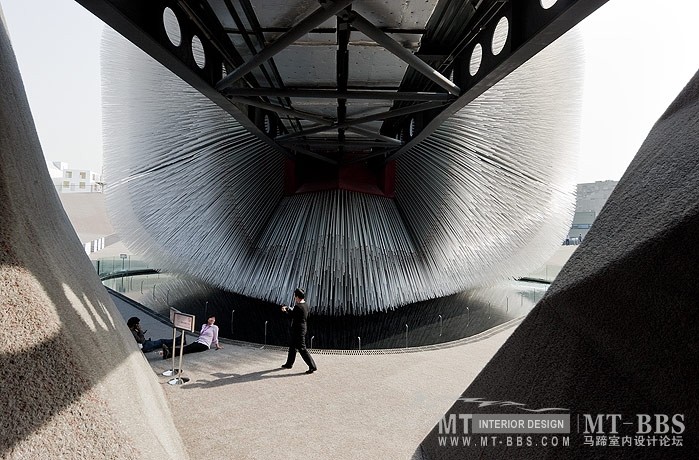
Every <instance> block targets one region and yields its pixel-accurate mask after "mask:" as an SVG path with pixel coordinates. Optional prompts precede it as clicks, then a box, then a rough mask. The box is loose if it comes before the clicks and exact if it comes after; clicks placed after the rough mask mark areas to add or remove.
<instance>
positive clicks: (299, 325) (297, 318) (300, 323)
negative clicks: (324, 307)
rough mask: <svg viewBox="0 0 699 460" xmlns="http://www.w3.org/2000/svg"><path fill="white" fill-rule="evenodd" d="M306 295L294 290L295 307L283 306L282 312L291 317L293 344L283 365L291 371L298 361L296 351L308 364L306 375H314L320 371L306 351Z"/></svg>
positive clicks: (290, 344)
mask: <svg viewBox="0 0 699 460" xmlns="http://www.w3.org/2000/svg"><path fill="white" fill-rule="evenodd" d="M305 298H306V293H305V292H304V290H303V289H296V290H294V303H295V305H294V306H293V307H287V306H286V305H282V311H283V312H285V313H287V314H290V315H291V342H290V343H289V356H288V357H287V358H286V363H284V364H283V365H282V367H283V368H284V369H291V367H292V366H293V365H294V361H296V350H298V351H299V354H301V358H303V360H304V361H305V363H306V364H308V370H307V371H306V374H312V373H314V372H315V371H317V370H318V368H317V367H316V363H315V362H314V361H313V357H312V356H311V354H310V353H309V352H308V350H306V320H307V318H308V306H307V305H306V300H305Z"/></svg>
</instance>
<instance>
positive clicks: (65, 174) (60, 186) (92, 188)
mask: <svg viewBox="0 0 699 460" xmlns="http://www.w3.org/2000/svg"><path fill="white" fill-rule="evenodd" d="M47 166H48V169H49V174H50V175H51V180H52V181H53V184H54V185H55V186H56V190H58V192H59V193H86V192H102V190H103V188H104V183H103V182H102V175H101V174H99V173H96V172H94V171H90V170H89V169H71V168H69V166H68V163H64V162H61V161H54V162H51V163H48V164H47Z"/></svg>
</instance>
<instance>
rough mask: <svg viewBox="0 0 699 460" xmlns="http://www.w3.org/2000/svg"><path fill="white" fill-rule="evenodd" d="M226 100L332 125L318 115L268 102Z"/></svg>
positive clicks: (234, 97)
mask: <svg viewBox="0 0 699 460" xmlns="http://www.w3.org/2000/svg"><path fill="white" fill-rule="evenodd" d="M228 98H229V99H230V100H231V101H232V102H237V103H239V104H244V105H250V106H252V107H257V108H260V109H266V110H270V111H272V112H275V113H281V114H284V115H289V116H291V117H295V118H301V119H303V120H310V121H314V122H316V123H319V124H321V125H327V126H330V125H332V124H333V120H328V119H325V118H323V117H321V116H319V115H316V114H313V113H308V112H302V111H300V110H295V109H287V108H286V107H280V106H278V105H274V104H270V103H268V102H262V101H258V100H257V99H247V98H242V97H236V96H229V97H228Z"/></svg>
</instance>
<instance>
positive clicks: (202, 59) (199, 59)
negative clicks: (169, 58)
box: [192, 35, 206, 69]
mask: <svg viewBox="0 0 699 460" xmlns="http://www.w3.org/2000/svg"><path fill="white" fill-rule="evenodd" d="M192 56H194V62H196V63H197V65H198V66H199V68H200V69H203V68H204V66H205V65H206V56H205V55H204V45H203V44H202V43H201V39H200V38H199V37H197V36H196V35H194V36H193V37H192Z"/></svg>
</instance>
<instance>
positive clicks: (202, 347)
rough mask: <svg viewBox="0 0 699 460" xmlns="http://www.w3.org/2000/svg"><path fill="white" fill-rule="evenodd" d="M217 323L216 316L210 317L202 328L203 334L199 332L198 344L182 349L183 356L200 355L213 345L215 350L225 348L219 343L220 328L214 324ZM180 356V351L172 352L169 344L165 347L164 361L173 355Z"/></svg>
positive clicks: (177, 349)
mask: <svg viewBox="0 0 699 460" xmlns="http://www.w3.org/2000/svg"><path fill="white" fill-rule="evenodd" d="M215 322H216V317H215V316H209V318H208V320H207V321H206V324H203V325H202V326H201V332H199V338H198V339H197V341H196V342H194V343H190V344H189V345H187V346H185V347H182V354H185V355H186V354H187V353H199V352H200V351H206V350H208V349H210V348H211V346H212V345H213V346H214V348H215V349H217V350H219V349H221V348H223V347H222V346H221V345H220V344H219V343H218V326H216V325H215V324H214V323H215ZM173 354H174V355H175V356H177V355H179V354H180V349H179V348H175V349H174V350H171V349H170V347H168V346H167V344H165V345H163V359H168V358H169V357H170V356H172V355H173Z"/></svg>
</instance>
